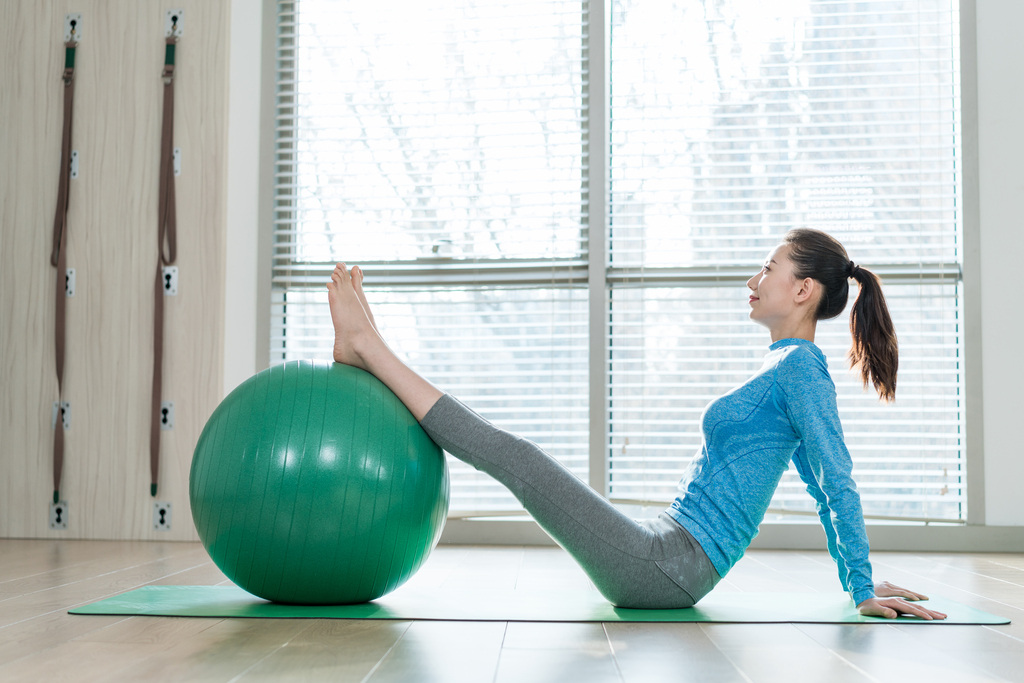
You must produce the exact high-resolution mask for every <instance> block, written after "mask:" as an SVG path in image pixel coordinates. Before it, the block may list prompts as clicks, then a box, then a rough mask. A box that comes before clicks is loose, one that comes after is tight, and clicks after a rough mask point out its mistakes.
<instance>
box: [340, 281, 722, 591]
mask: <svg viewBox="0 0 1024 683" xmlns="http://www.w3.org/2000/svg"><path fill="white" fill-rule="evenodd" d="M331 280H332V282H331V284H330V285H328V289H329V298H330V303H331V316H332V318H333V320H334V327H335V347H334V359H335V360H336V361H337V362H339V363H346V364H349V365H355V366H357V367H361V368H363V369H365V370H367V371H368V372H370V373H372V374H373V375H375V376H376V377H377V378H378V379H379V380H381V381H382V382H383V383H384V384H385V385H387V386H388V388H390V389H391V390H392V391H394V392H395V394H396V395H397V396H398V398H399V399H400V400H401V401H402V402H403V403H404V404H405V405H406V407H408V408H409V410H410V412H411V413H412V414H413V416H414V417H415V418H416V419H417V420H418V421H420V423H421V425H422V426H423V428H424V429H425V430H426V431H427V433H428V434H429V435H430V436H431V438H433V439H434V440H435V441H436V442H437V443H438V445H440V446H441V447H442V448H444V449H445V450H447V451H448V452H449V453H451V454H452V455H454V456H455V457H457V458H459V459H460V460H463V461H465V462H467V463H469V464H470V465H472V466H473V467H475V468H477V469H479V470H481V471H483V472H486V473H487V474H490V475H491V476H493V477H494V478H495V479H497V480H498V481H500V482H501V483H502V484H504V485H505V486H507V487H508V488H509V490H510V491H511V492H512V493H513V495H515V496H516V498H518V499H519V501H520V502H521V503H522V504H523V506H524V507H525V508H526V510H527V511H528V512H529V513H530V514H531V515H532V516H533V518H534V519H535V520H536V521H537V523H538V524H540V526H541V527H542V528H543V529H544V530H545V531H546V532H547V533H548V534H550V535H551V536H552V537H553V538H554V539H555V540H556V541H557V542H558V543H559V544H560V545H561V546H562V547H563V548H565V549H566V550H567V551H568V552H569V553H570V554H571V555H572V556H573V558H575V559H576V561H577V562H579V563H580V565H581V566H582V567H583V569H584V570H585V571H586V572H587V574H588V575H589V576H590V578H591V580H593V581H594V584H595V585H596V586H597V588H598V589H599V590H600V591H601V593H602V594H603V595H604V596H605V597H606V598H608V600H609V601H611V602H612V603H613V604H615V605H618V606H622V607H661V608H669V607H688V606H690V605H692V604H694V602H696V601H697V600H699V599H700V598H701V597H702V596H703V595H704V594H705V593H706V592H707V591H709V590H711V588H712V587H713V586H714V584H715V582H717V580H718V575H717V574H716V573H715V571H714V568H713V567H712V566H711V563H710V561H709V560H708V559H707V556H706V555H705V554H704V552H703V550H702V549H701V548H700V546H699V544H697V542H696V541H695V540H693V537H692V536H690V534H689V533H687V532H686V531H685V530H684V529H683V528H682V527H681V526H679V525H678V524H677V523H676V522H675V521H674V520H671V519H669V518H668V517H667V515H663V517H664V519H660V518H659V520H652V521H650V522H646V523H642V524H638V523H637V522H635V521H633V520H632V519H630V518H628V517H626V516H625V515H623V514H622V513H621V512H619V510H618V509H616V508H615V507H614V506H613V505H611V504H610V503H609V502H608V501H607V500H605V499H604V498H603V497H602V496H600V495H598V494H597V492H595V491H594V490H593V489H591V488H590V487H589V486H587V485H586V484H585V483H584V482H582V481H580V479H579V478H578V477H576V476H575V475H574V474H572V473H571V472H569V470H567V469H565V467H563V466H562V465H561V464H560V463H559V462H558V461H556V460H555V459H554V458H552V457H551V456H549V455H548V454H547V453H545V452H544V451H543V450H541V449H540V448H539V447H538V446H537V445H536V444H534V443H532V442H530V441H527V440H525V439H521V438H519V437H517V436H515V435H513V434H510V433H509V432H506V431H504V430H501V429H498V428H497V427H495V426H494V425H492V424H491V423H490V422H488V421H487V420H485V419H484V418H482V417H480V416H479V415H477V414H476V413H475V412H473V411H472V410H470V409H469V408H467V407H466V406H464V405H463V404H462V403H460V402H459V401H457V400H455V399H454V398H453V397H451V396H449V395H447V394H443V393H442V392H441V391H439V390H438V389H437V388H436V387H434V386H433V385H432V384H430V383H429V382H427V381H426V380H425V379H423V378H422V377H420V376H419V375H418V374H416V372H415V371H413V370H412V369H411V368H409V367H408V366H406V365H405V364H404V363H402V361H401V360H399V359H398V357H397V356H395V354H394V353H393V352H392V351H391V350H390V349H389V348H388V347H387V345H386V344H385V343H384V340H383V339H382V338H381V337H380V335H379V334H378V332H377V330H376V328H375V325H374V324H373V320H372V313H370V309H369V305H368V304H367V303H366V298H365V296H364V295H363V293H362V287H361V280H362V273H361V272H359V271H358V269H353V273H351V274H350V273H349V272H348V271H347V269H346V268H345V267H344V266H343V265H341V264H339V266H338V267H337V268H336V269H335V271H334V273H333V274H332V277H331Z"/></svg>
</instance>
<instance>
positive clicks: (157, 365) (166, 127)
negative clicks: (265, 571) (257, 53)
mask: <svg viewBox="0 0 1024 683" xmlns="http://www.w3.org/2000/svg"><path fill="white" fill-rule="evenodd" d="M177 42H178V39H177V37H175V36H170V37H169V38H167V45H166V47H165V48H164V69H163V72H162V74H161V77H162V78H163V80H164V123H163V132H162V133H161V135H160V200H159V204H158V209H157V212H158V214H159V217H158V222H159V226H160V229H159V241H158V243H157V249H158V251H159V252H160V254H159V256H158V258H157V261H156V282H155V287H154V288H153V303H154V310H155V312H154V315H153V403H152V411H151V415H152V418H153V420H152V423H151V425H150V428H149V473H150V485H149V493H150V495H151V496H156V485H157V478H158V476H159V474H160V424H161V422H162V418H163V416H162V415H161V411H160V393H161V384H162V381H163V359H164V287H165V283H164V266H169V265H171V264H172V263H174V259H175V255H176V251H177V234H176V233H177V217H176V214H175V206H174V203H175V202H174V51H175V47H176V43H177ZM165 242H166V247H167V249H166V251H165V250H164V246H165Z"/></svg>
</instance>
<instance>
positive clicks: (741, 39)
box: [609, 0, 961, 267]
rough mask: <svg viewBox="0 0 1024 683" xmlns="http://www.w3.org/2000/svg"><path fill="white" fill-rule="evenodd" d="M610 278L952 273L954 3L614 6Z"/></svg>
mask: <svg viewBox="0 0 1024 683" xmlns="http://www.w3.org/2000/svg"><path fill="white" fill-rule="evenodd" d="M612 8H613V9H612V28H611V31H612V52H611V54H612V59H611V67H610V68H611V84H612V85H611V92H612V97H611V122H612V123H611V183H612V184H611V188H612V192H611V216H610V229H611V253H610V255H609V259H610V262H611V265H612V266H616V267H618V266H638V265H643V266H687V265H716V264H721V265H726V264H749V263H756V262H757V261H758V260H759V259H761V258H763V256H764V254H765V253H767V251H768V250H769V249H770V248H771V247H772V246H773V245H774V244H775V243H776V241H777V238H778V236H779V235H781V234H782V233H784V232H785V231H786V230H788V229H790V228H793V227H811V228H818V229H822V230H826V231H828V232H830V233H832V234H834V235H835V236H836V237H837V238H839V239H840V241H842V242H843V243H844V244H846V245H847V246H851V247H856V248H857V251H858V252H859V254H860V255H861V257H862V258H863V259H864V262H865V263H871V264H881V263H922V262H935V263H954V262H957V261H958V251H957V239H956V236H957V227H958V222H959V217H958V214H957V206H958V202H957V198H958V196H959V194H960V190H959V173H958V166H959V165H960V163H959V156H960V151H959V145H960V135H961V133H960V112H959V97H960V89H959V13H958V5H957V3H956V2H955V0H906V1H899V0H875V1H869V2H856V3H854V2H837V1H834V0H828V1H819V0H777V1H776V2H760V0H724V1H722V2H699V1H698V0H681V1H679V2H660V1H654V2H651V1H649V0H643V1H641V0H614V2H613V4H612Z"/></svg>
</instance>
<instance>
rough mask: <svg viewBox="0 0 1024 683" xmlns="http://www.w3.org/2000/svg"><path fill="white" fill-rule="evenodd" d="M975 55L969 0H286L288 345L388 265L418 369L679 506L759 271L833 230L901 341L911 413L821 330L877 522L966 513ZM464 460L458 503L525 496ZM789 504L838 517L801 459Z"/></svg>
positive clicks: (282, 214) (280, 232)
mask: <svg viewBox="0 0 1024 683" xmlns="http://www.w3.org/2000/svg"><path fill="white" fill-rule="evenodd" d="M606 46H607V49H606ZM958 48H959V17H958V10H957V6H956V4H955V3H952V2H950V0H941V1H940V0H913V1H910V0H908V1H905V2H899V1H895V0H885V1H882V0H877V1H874V2H857V3H852V2H835V1H826V0H820V1H819V0H792V1H789V2H781V1H780V2H777V3H767V4H764V5H763V6H762V3H758V2H754V1H753V0H727V1H726V2H716V3H711V2H702V1H701V0H686V1H683V2H675V3H660V2H639V0H613V2H611V4H610V14H608V15H606V14H605V11H604V8H603V6H594V5H592V4H591V3H589V2H578V1H577V2H568V1H563V0H543V1H542V0H536V1H533V2H518V1H517V2H515V3H499V2H482V1H475V0H448V1H446V2H440V3H431V4H430V6H429V8H427V7H424V6H419V5H414V4H411V3H410V4H406V3H378V4H375V5H364V6H355V5H352V4H345V5H338V4H337V3H330V2H325V1H324V0H299V1H297V2H281V3H280V4H279V16H278V62H277V64H278V76H277V89H278V92H277V117H276V141H275V144H276V150H275V154H276V167H275V169H276V171H275V217H274V226H275V230H274V274H273V283H274V290H273V311H272V343H271V347H272V350H271V354H272V358H271V362H280V361H283V360H288V359H292V358H305V357H321V358H328V357H330V348H331V342H332V327H331V324H330V318H329V314H328V310H327V306H326V293H325V290H324V284H323V283H324V282H326V280H327V278H328V274H329V272H330V269H331V268H332V267H333V263H334V262H335V261H337V260H345V261H348V262H349V263H360V264H362V265H363V267H364V270H365V271H366V273H367V294H368V297H369V298H370V300H371V303H372V304H373V305H374V306H375V310H376V312H377V319H378V323H379V324H380V325H381V327H382V328H383V330H382V331H383V333H384V336H385V338H387V339H388V340H389V342H390V343H391V344H392V346H393V347H395V348H396V350H397V351H399V352H400V353H401V354H403V355H404V356H405V358H406V359H407V360H408V361H409V362H410V364H412V365H413V366H414V367H416V368H417V369H419V370H420V371H421V372H423V373H424V374H425V375H426V376H427V377H429V378H430V379H432V380H433V381H434V382H435V383H437V384H438V385H439V386H441V387H443V388H444V389H446V390H449V391H451V392H452V393H453V394H455V395H457V396H459V397H460V398H462V399H463V400H465V401H466V402H467V403H468V404H470V405H471V406H473V407H474V408H476V409H477V410H478V411H479V412H481V413H482V414H484V415H485V416H486V417H488V418H489V419H491V420H492V421H494V422H495V423H497V424H499V425H501V426H503V427H506V428H508V429H511V430H512V431H515V432H516V433H519V434H522V435H524V436H526V437H527V438H530V439H532V440H534V441H536V442H537V443H539V444H540V445H541V446H542V447H544V448H545V449H547V450H548V451H549V452H551V453H552V454H553V455H555V456H556V457H558V458H559V459H560V460H561V461H562V462H564V463H565V464H566V465H567V466H568V467H570V468H571V469H572V470H573V471H574V472H576V473H577V474H578V475H580V476H581V477H583V478H585V479H588V478H589V480H590V481H591V483H592V484H595V485H596V486H597V487H598V488H603V489H604V490H605V492H606V493H607V494H608V495H609V496H610V497H611V498H612V499H613V500H617V501H622V502H636V501H651V502H658V501H661V502H667V501H669V500H671V498H672V497H673V496H674V487H675V483H676V481H677V480H678V478H679V476H680V473H681V472H682V470H683V469H684V468H685V466H686V464H687V462H688V461H689V458H690V457H691V456H692V455H693V453H694V452H696V450H697V449H698V448H699V445H700V434H699V417H700V414H701V411H702V410H703V407H704V406H705V405H706V404H707V402H708V401H709V400H710V399H712V398H713V397H715V396H718V395H721V394H722V393H724V392H725V391H727V390H728V389H729V388H731V387H733V386H735V385H737V384H739V383H741V382H742V381H744V380H745V379H746V378H747V377H749V376H750V375H751V374H752V373H753V372H754V371H755V370H756V369H757V368H758V367H759V366H760V364H761V360H762V358H763V356H764V353H765V351H766V347H767V343H768V339H767V335H766V333H765V331H764V330H763V328H760V327H757V326H755V325H752V324H751V323H750V322H749V321H748V320H747V317H746V313H747V304H746V294H745V293H744V291H743V282H745V280H746V279H747V278H748V277H749V276H750V275H751V274H753V272H755V271H756V270H757V268H758V267H759V265H760V262H761V260H762V259H763V257H764V255H765V254H766V253H767V252H768V251H769V250H770V248H771V247H772V246H773V245H774V244H776V243H777V241H778V238H779V237H780V236H781V235H782V234H783V233H784V232H785V231H786V230H788V229H789V228H791V227H794V226H810V227H817V228H820V229H823V230H827V231H829V232H831V233H833V234H835V235H836V236H837V237H838V238H839V239H840V240H841V241H843V242H844V244H845V245H846V246H847V248H848V250H849V251H850V254H851V257H852V258H853V259H854V260H855V261H856V262H857V263H859V264H862V265H864V266H866V267H868V268H871V269H872V270H875V271H876V272H878V273H879V274H880V275H881V276H882V277H883V280H884V281H885V283H886V296H887V298H888V301H889V304H890V309H891V311H892V313H893V317H894V320H895V322H896V325H897V332H898V334H899V336H900V349H901V359H900V362H901V366H900V378H899V388H898V391H897V402H896V403H895V404H894V405H893V406H884V405H882V404H880V403H878V401H877V399H876V398H875V396H874V394H873V393H871V392H867V393H865V392H862V391H861V387H860V385H859V383H858V382H857V381H856V378H855V377H854V376H853V374H851V373H848V372H847V371H846V369H845V361H844V358H845V354H846V349H847V348H848V346H849V337H848V332H847V331H846V325H847V322H846V321H847V320H848V318H847V316H846V315H844V316H841V317H840V318H839V319H837V320H835V321H830V322H827V323H823V324H822V325H820V326H819V336H818V339H817V341H818V345H819V346H820V347H821V348H822V350H823V351H824V352H825V353H826V355H827V356H828V357H829V360H830V368H831V371H832V375H833V378H834V379H835V381H836V384H837V390H838V393H839V405H840V414H841V418H842V420H843V424H844V429H845V431H846V436H847V443H848V445H849V447H850V450H851V453H852V455H853V457H854V463H855V477H856V478H857V481H858V484H859V487H860V490H861V494H862V499H863V501H864V508H865V512H866V513H867V514H868V515H872V516H875V517H879V518H899V519H903V520H906V519H932V520H937V519H941V520H950V521H961V520H962V519H963V517H964V515H965V511H966V507H965V500H966V499H965V482H964V460H963V445H962V423H963V420H962V405H961V387H962V375H961V370H960V360H959V359H960V356H961V332H960V329H959V321H960V319H961V317H962V316H961V313H960V300H961V296H960V292H961V289H962V285H961V279H960V262H961V253H960V242H961V240H960V215H959V203H960V202H959V198H960V179H959V165H960V147H959V145H960V111H959V54H958ZM595 197H596V198H598V200H597V201H592V198H595ZM604 199H606V201H604ZM595 263H596V264H600V265H601V266H603V267H598V268H596V269H595V268H594V267H593V266H594V264H595ZM595 272H597V273H598V275H597V276H596V277H595V276H594V273H595ZM594 310H599V311H601V312H602V313H601V320H597V321H595V320H593V319H592V318H591V313H590V312H591V311H594ZM595 323H596V324H595ZM593 383H598V384H599V385H600V386H599V387H598V388H599V389H600V392H601V393H600V394H599V395H602V396H603V405H602V406H600V408H601V410H598V411H593V410H591V409H592V406H591V405H590V400H589V396H591V395H594V394H591V393H590V392H591V385H592V384H593ZM601 414H606V419H603V420H598V421H597V423H595V420H594V419H593V416H594V415H601ZM451 466H452V488H453V500H452V509H453V511H461V512H462V513H465V514H470V513H476V512H487V511H512V510H516V509H518V504H517V503H516V501H515V500H514V499H513V498H512V497H511V496H510V495H509V494H507V492H505V491H504V489H503V488H502V487H500V485H498V484H496V483H494V482H493V481H492V480H490V479H489V478H488V477H486V476H483V475H479V474H478V473H476V472H475V471H473V470H471V469H469V468H468V467H465V466H464V465H462V464H461V463H459V462H457V461H451ZM772 508H773V510H778V511H785V512H796V513H807V512H809V511H810V510H812V509H813V507H812V505H811V500H810V498H809V497H808V496H807V495H806V493H804V491H803V486H802V484H801V483H800V482H799V479H798V478H797V477H796V475H795V472H794V471H791V472H790V473H789V474H787V475H786V477H785V478H784V479H783V483H782V485H781V486H780V488H779V491H778V493H777V495H776V498H775V500H774V501H773V505H772ZM792 518H793V517H792V516H790V515H787V516H786V517H785V518H784V519H787V520H788V519H792Z"/></svg>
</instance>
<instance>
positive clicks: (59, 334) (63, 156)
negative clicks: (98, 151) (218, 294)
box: [50, 40, 78, 503]
mask: <svg viewBox="0 0 1024 683" xmlns="http://www.w3.org/2000/svg"><path fill="white" fill-rule="evenodd" d="M76 47H78V43H77V42H76V41H75V40H69V41H68V42H66V43H64V74H63V79H64V125H63V132H62V134H61V143H60V182H59V183H58V185H57V215H56V216H55V217H54V219H53V252H52V253H51V254H50V265H53V266H56V267H57V307H56V316H55V324H54V336H55V344H54V346H55V347H56V351H57V406H58V411H57V424H56V425H55V426H54V430H53V502H54V503H57V502H59V501H60V476H61V472H62V471H63V470H64V424H63V422H64V421H63V415H62V414H61V411H60V409H59V408H60V405H61V404H62V403H63V401H62V400H61V399H63V398H64V317H65V306H66V304H67V293H66V292H67V265H68V255H67V249H66V248H65V247H66V246H67V234H68V185H69V184H70V182H71V111H72V104H73V103H74V99H75V48H76Z"/></svg>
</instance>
